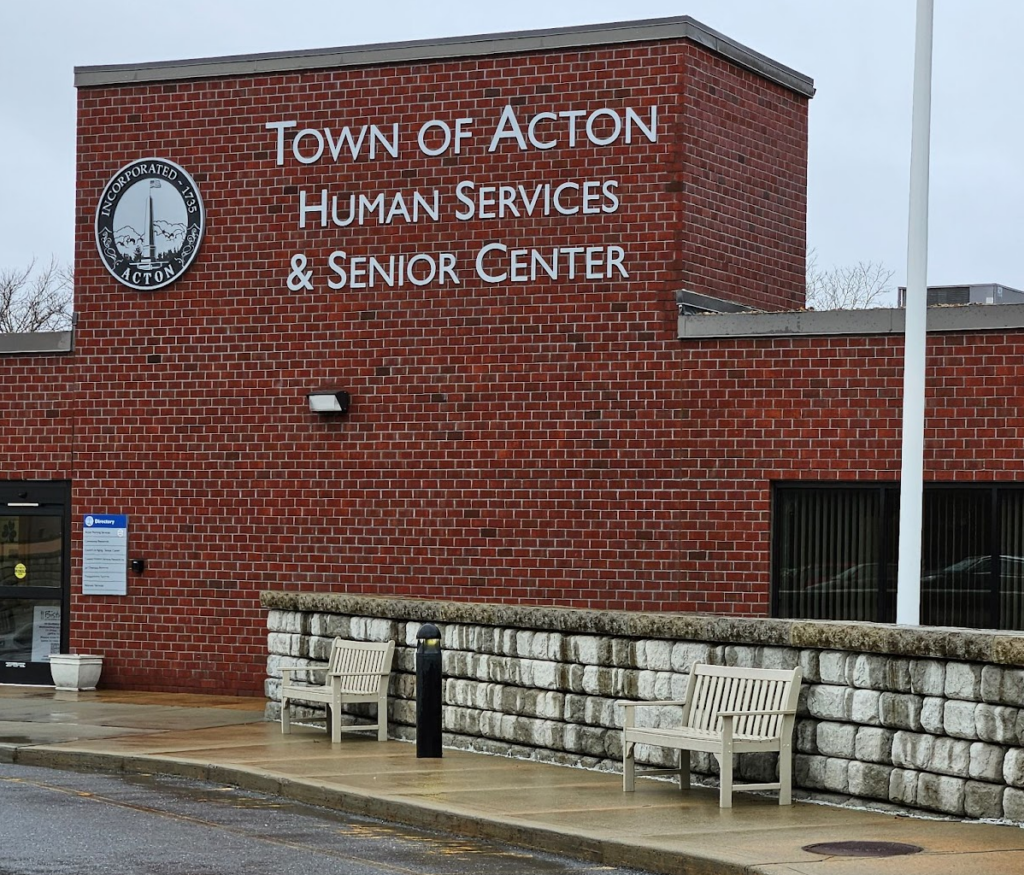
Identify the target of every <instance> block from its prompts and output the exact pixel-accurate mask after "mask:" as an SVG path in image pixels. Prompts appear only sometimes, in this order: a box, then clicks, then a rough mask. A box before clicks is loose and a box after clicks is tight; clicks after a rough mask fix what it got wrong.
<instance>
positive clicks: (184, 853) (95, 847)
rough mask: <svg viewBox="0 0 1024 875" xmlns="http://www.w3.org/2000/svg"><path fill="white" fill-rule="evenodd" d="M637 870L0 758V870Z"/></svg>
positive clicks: (264, 800) (55, 873)
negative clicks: (10, 761) (13, 763)
mask: <svg viewBox="0 0 1024 875" xmlns="http://www.w3.org/2000/svg"><path fill="white" fill-rule="evenodd" d="M285 872H296V873H302V875H334V873H338V875H341V873H344V875H584V873H597V872H600V873H604V875H639V873H635V872H633V871H632V870H626V869H617V868H612V867H606V866H600V865H597V864H588V863H581V862H578V861H576V860H570V859H566V858H561V857H555V856H551V855H547V854H541V853H534V852H532V851H528V850H522V849H517V848H512V847H508V846H503V845H498V844H493V843H489V842H483V841H477V840H473V839H463V838H456V837H452V836H447V835H443V834H438V833H432V832H428V831H424V830H417V829H412V828H409V827H404V826H398V825H395V824H387V823H382V822H380V821H374V820H369V819H367V818H360V817H354V816H348V815H345V814H340V813H338V812H335V811H329V810H326V809H320V808H314V807H311V806H306V805H298V804H295V803H291V802H288V801H286V800H281V799H276V798H274V797H271V796H264V795H261V794H258V793H250V792H246V791H243V790H239V789H237V788H234V787H228V786H217V785H214V784H207V783H203V782H199V781H188V780H183V779H180V778H169V777H164V776H157V775H141V776H139V775H132V776H127V775H126V776H122V775H105V774H93V773H77V772H62V771H55V770H51V769H43V768H34V767H25V766H15V765H7V764H0V875H63V873H68V875H92V873H103V875H110V873H117V875H207V873H209V875H214V873H216V875H236V873H237V875H243V873H244V875H263V873H266V875H271V873H273V875H280V873H285Z"/></svg>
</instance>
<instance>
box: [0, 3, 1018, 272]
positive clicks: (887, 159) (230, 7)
mask: <svg viewBox="0 0 1024 875" xmlns="http://www.w3.org/2000/svg"><path fill="white" fill-rule="evenodd" d="M915 10H916V2H915V0H844V2H840V0H683V2H656V0H630V2H621V0H620V2H608V0H557V2H555V0H515V2H509V3H490V2H486V0H462V2H456V0H433V2H430V0H381V2H351V0H345V2H343V0H302V2H293V3H282V2H280V0H177V2H176V3H174V4H171V5H169V6H167V5H164V6H151V5H147V4H140V3H138V2H131V3H129V2H125V0H104V2H96V0H34V2H32V3H18V2H13V0H0V228H2V230H3V233H2V234H0V269H4V268H10V267H16V266H22V265H25V264H27V262H28V261H29V260H30V259H31V258H32V257H36V258H38V259H40V260H49V258H50V256H51V255H55V256H56V257H57V258H59V259H61V260H64V261H71V259H72V256H73V232H74V198H75V191H74V167H75V88H74V81H73V80H74V68H75V66H83V65H95V64H123V63H135V62H144V61H166V60H175V59H181V58H195V57H208V56H219V55H232V54H248V53H254V52H273V51H286V50H293V49H314V48H328V47H335V46H352V45H360V44H364V43H376V42H394V41H399V40H409V39H432V38H441V37H452V36H460V35H466V34H475V33H496V32H502V31H510V30H530V29H535V28H546V27H560V26H572V25H583V24H595V23H600V22H609V21H623V20H627V19H643V18H661V17H668V16H677V15H690V16H692V17H693V18H695V19H697V20H698V21H700V22H702V23H703V24H705V25H707V26H709V27H711V28H714V29H715V30H718V31H720V32H721V33H723V34H724V35H726V36H728V37H730V38H731V39H733V40H736V41H737V42H740V43H742V44H744V45H746V46H748V47H749V48H751V49H754V50H755V51H758V52H760V53H762V54H764V55H767V56H768V57H770V58H772V59H773V60H775V61H778V62H779V63H781V64H784V65H786V66H788V67H792V68H794V69H795V70H797V71H799V72H800V73H803V74H805V75H807V76H810V77H811V78H812V79H813V80H814V83H815V87H816V88H817V94H816V95H815V97H814V98H813V100H812V101H811V104H810V159H809V160H810V164H809V207H808V245H809V246H810V247H811V248H813V249H815V250H816V253H817V258H818V262H819V264H820V265H822V266H825V267H827V266H832V265H852V264H856V263H857V262H860V261H874V262H881V263H882V264H884V265H885V266H886V267H887V268H889V269H891V270H892V271H894V277H893V283H894V284H896V283H899V284H902V283H904V282H905V279H906V261H907V257H906V239H907V212H908V203H909V189H908V185H909V181H908V180H909V167H910V111H911V96H912V86H913V53H914V17H915ZM1022 33H1024V3H1022V2H1020V0H971V2H967V0H936V2H935V31H934V36H935V39H934V75H933V96H932V134H931V138H932V139H931V211H930V214H931V219H930V229H929V270H928V281H929V283H930V284H932V285H947V284H959V283H991V282H995V283H1002V284H1004V285H1008V286H1011V287H1013V288H1017V289H1022V290H1024V260H1022V257H1021V252H1022V246H1021V240H1020V238H1021V232H1022V230H1024V216H1022V212H1024V210H1022V206H1024V169H1022V168H1024V146H1022V143H1024V137H1022V127H1024V113H1022V110H1024V88H1022V84H1024V83H1022V76H1021V61H1020V57H1021V53H1020V35H1021V34H1022Z"/></svg>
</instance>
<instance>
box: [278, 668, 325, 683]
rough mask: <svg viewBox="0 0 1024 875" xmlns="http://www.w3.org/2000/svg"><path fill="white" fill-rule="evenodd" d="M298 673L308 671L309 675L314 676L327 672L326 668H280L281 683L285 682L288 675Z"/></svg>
mask: <svg viewBox="0 0 1024 875" xmlns="http://www.w3.org/2000/svg"><path fill="white" fill-rule="evenodd" d="M299 671H308V672H310V673H311V674H316V673H320V674H324V673H325V672H326V671H327V669H326V668H309V667H306V666H300V665H293V666H290V667H289V668H282V669H281V680H282V681H287V680H288V678H289V676H290V675H292V674H295V672H299Z"/></svg>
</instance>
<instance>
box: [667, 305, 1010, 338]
mask: <svg viewBox="0 0 1024 875" xmlns="http://www.w3.org/2000/svg"><path fill="white" fill-rule="evenodd" d="M905 315H906V314H905V312H904V311H903V310H902V309H874V310H795V311H789V310H787V311H785V312H781V313H723V314H717V313H714V314H703V313H702V314H697V315H686V314H683V315H680V316H679V322H678V337H679V339H680V340H710V339H719V340H720V339H726V338H739V337H813V336H822V335H829V336H839V335H869V334H903V333H905V331H906V328H905V325H906V322H905ZM927 327H928V331H932V332H956V331H960V332H966V331H1006V330H1014V329H1021V328H1024V304H964V305H958V306H939V307H929V308H928V316H927Z"/></svg>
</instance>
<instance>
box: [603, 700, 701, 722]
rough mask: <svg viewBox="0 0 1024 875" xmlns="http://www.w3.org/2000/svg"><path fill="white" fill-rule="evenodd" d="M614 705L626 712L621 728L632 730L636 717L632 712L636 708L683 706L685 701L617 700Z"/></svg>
mask: <svg viewBox="0 0 1024 875" xmlns="http://www.w3.org/2000/svg"><path fill="white" fill-rule="evenodd" d="M615 704H616V705H617V706H618V707H620V708H622V709H623V710H624V711H625V712H626V713H625V714H623V715H622V728H623V729H632V728H633V725H634V719H635V716H636V715H635V713H634V712H635V710H636V709H637V708H660V707H661V706H662V705H678V706H683V705H685V704H686V701H685V700H683V699H661V700H659V701H655V702H634V701H630V700H629V699H617V700H616V702H615Z"/></svg>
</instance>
